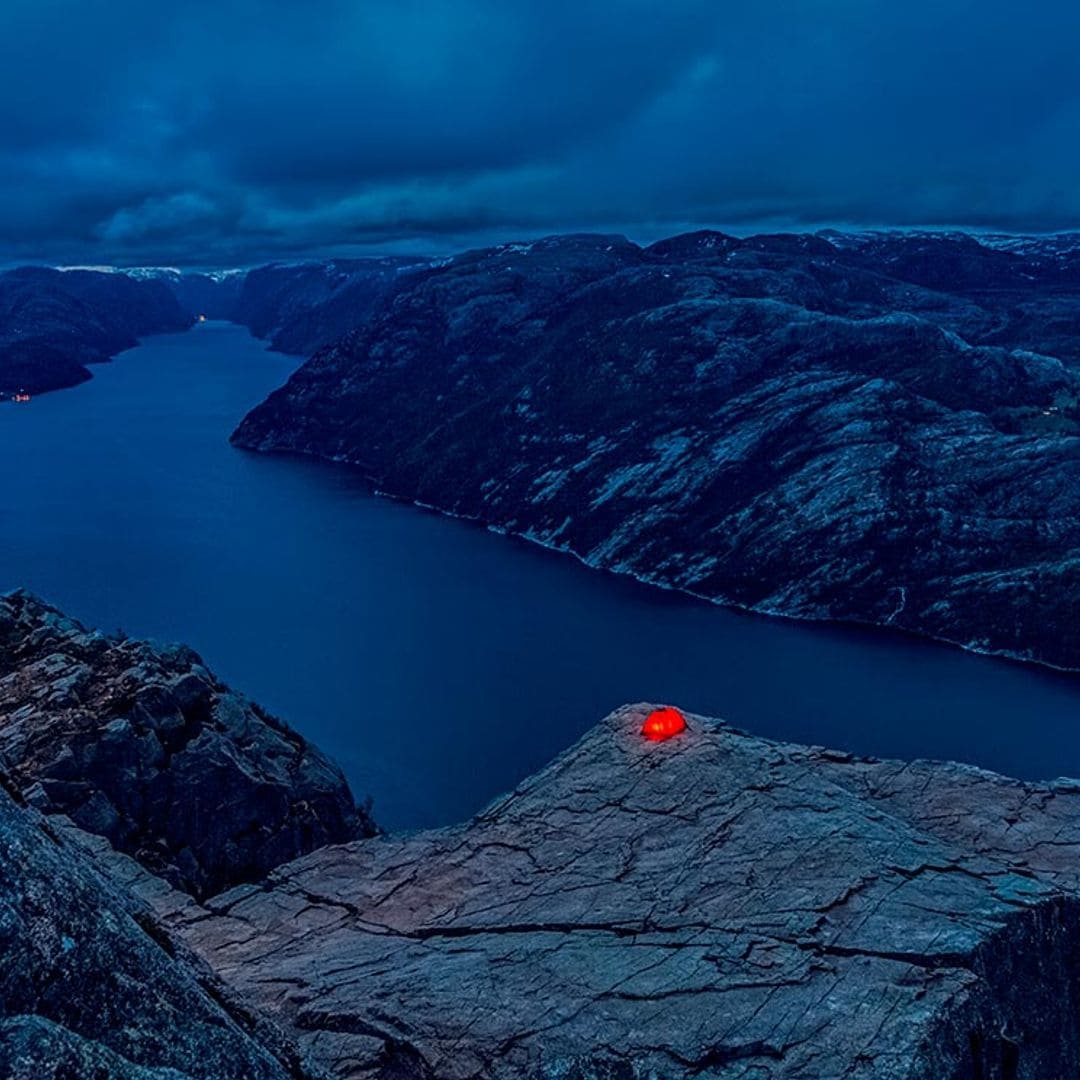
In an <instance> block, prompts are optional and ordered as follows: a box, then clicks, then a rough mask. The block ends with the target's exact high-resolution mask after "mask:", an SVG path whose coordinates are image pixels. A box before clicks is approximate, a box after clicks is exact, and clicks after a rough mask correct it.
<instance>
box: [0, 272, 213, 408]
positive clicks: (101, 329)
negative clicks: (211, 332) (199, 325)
mask: <svg viewBox="0 0 1080 1080" xmlns="http://www.w3.org/2000/svg"><path fill="white" fill-rule="evenodd" d="M191 322H192V320H191V317H190V316H189V315H188V314H187V313H186V312H185V311H184V310H183V309H182V308H181V306H180V304H179V303H178V302H177V300H176V298H175V296H174V295H173V294H172V292H170V290H169V289H168V288H167V287H166V286H165V285H164V284H163V283H162V282H160V281H152V280H136V279H134V278H131V277H129V276H128V275H126V274H120V273H101V272H97V271H92V270H64V271H61V270H53V269H48V268H45V267H24V268H22V269H19V270H10V271H8V272H6V273H0V400H6V399H7V398H9V397H11V396H12V395H14V394H16V393H18V392H20V391H25V392H26V393H29V394H37V393H42V392H44V391H46V390H57V389H60V388H61V387H65V386H74V385H75V384H77V383H80V382H84V381H85V380H86V379H89V378H90V372H89V370H88V368H87V365H88V364H99V363H103V362H104V361H106V360H108V359H109V358H110V357H112V356H114V355H116V353H118V352H120V351H121V350H123V349H128V348H130V347H131V346H133V345H135V344H136V343H137V339H138V338H139V337H142V336H143V335H145V334H153V333H159V332H162V331H167V330H183V329H185V328H186V327H188V326H190V325H191Z"/></svg>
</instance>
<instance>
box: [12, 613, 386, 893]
mask: <svg viewBox="0 0 1080 1080" xmlns="http://www.w3.org/2000/svg"><path fill="white" fill-rule="evenodd" d="M0 762H3V763H4V764H5V765H6V768H7V769H8V771H9V774H10V778H11V781H12V782H13V783H14V784H15V785H16V786H17V787H18V789H19V791H20V792H21V794H22V796H23V797H24V798H25V799H27V800H28V801H29V802H31V803H32V804H33V805H34V806H35V807H37V808H38V809H40V810H42V811H44V812H46V813H48V814H64V815H67V816H68V817H70V818H71V820H72V821H74V822H75V823H76V824H77V825H78V826H80V827H81V828H83V829H85V830H87V831H89V832H92V833H96V834H99V835H101V836H104V837H106V838H107V839H108V840H109V841H110V842H111V843H112V844H113V845H114V846H115V847H116V848H118V849H119V850H121V851H124V852H127V853H130V854H131V855H133V856H134V857H135V858H136V859H138V860H139V861H140V862H141V863H142V864H143V865H144V866H146V867H147V868H149V869H150V870H151V871H152V872H154V873H155V874H159V875H161V876H162V877H164V878H165V879H167V880H168V881H169V882H171V883H172V884H173V885H175V886H177V887H179V888H182V889H185V890H186V891H188V892H190V893H192V894H194V895H196V896H205V895H209V894H211V893H214V892H218V891H220V890H221V889H223V888H226V887H228V886H229V885H232V884H235V883H237V882H242V881H255V880H258V879H260V878H261V877H263V876H264V875H265V874H266V873H267V871H269V870H270V869H272V868H273V867H275V866H277V865H279V864H280V863H283V862H286V861H288V860H289V859H293V858H295V857H296V856H298V855H301V854H303V853H305V852H308V851H311V850H312V849H313V848H316V847H320V846H321V845H324V844H328V843H334V842H337V841H342V840H349V839H352V838H354V837H357V836H365V835H371V834H372V833H373V832H374V831H375V827H374V824H373V823H372V820H371V818H370V816H369V814H368V813H367V811H366V810H362V809H361V810H358V809H357V808H356V806H355V804H354V802H353V798H352V795H351V793H350V791H349V788H348V785H347V783H346V782H345V778H344V777H343V775H342V773H341V771H340V769H338V767H337V766H336V765H334V764H333V763H332V762H331V761H329V760H328V759H327V758H326V757H325V756H324V755H323V754H322V753H321V752H320V751H319V750H318V749H317V748H315V747H314V746H312V745H311V744H310V743H308V742H307V741H306V740H305V739H303V738H302V737H301V736H300V735H298V734H297V733H296V732H295V731H293V730H292V729H291V728H289V727H288V726H287V725H286V724H284V723H282V722H281V721H280V720H277V719H275V718H274V717H272V716H270V715H269V714H268V713H266V712H265V711H264V710H263V709H261V708H260V707H259V706H258V705H255V704H254V703H252V702H250V701H248V700H247V699H246V698H244V697H242V696H241V695H239V694H236V693H234V692H233V691H231V690H230V689H229V688H228V687H227V686H224V685H223V684H222V683H221V682H219V681H218V680H217V679H216V678H215V677H214V676H213V674H212V673H211V672H209V671H208V670H207V669H206V667H205V666H204V665H203V663H202V661H201V660H200V658H199V657H198V656H197V655H196V654H195V653H194V652H192V651H191V650H190V649H187V648H184V647H181V646H175V647H162V646H155V645H151V644H150V643H148V642H144V641H135V640H131V639H116V638H108V637H105V636H103V635H101V634H99V633H96V632H92V631H88V630H86V629H85V628H84V627H82V626H81V625H80V624H78V623H76V622H75V621H73V620H71V619H69V618H67V617H65V616H64V615H62V614H61V613H60V612H58V611H57V610H55V609H54V608H52V607H49V606H48V605H47V604H44V603H42V602H41V601H40V600H38V599H36V598H34V597H33V596H30V595H28V594H26V593H22V592H16V593H10V594H8V595H6V596H0Z"/></svg>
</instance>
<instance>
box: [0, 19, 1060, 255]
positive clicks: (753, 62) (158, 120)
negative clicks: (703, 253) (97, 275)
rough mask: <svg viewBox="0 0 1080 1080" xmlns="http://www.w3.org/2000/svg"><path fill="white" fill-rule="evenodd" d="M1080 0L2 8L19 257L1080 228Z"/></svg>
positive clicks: (8, 166)
mask: <svg viewBox="0 0 1080 1080" xmlns="http://www.w3.org/2000/svg"><path fill="white" fill-rule="evenodd" d="M1078 47H1080V9H1078V8H1077V6H1076V5H1074V4H1071V3H1064V2H1061V0H1054V2H1047V0H1042V2H1036V3H1034V4H1027V5H1018V4H1016V3H1015V2H1014V0H983V2H981V3H976V2H975V0H908V2H907V3H906V4H897V3H895V2H894V0H888V2H886V0H753V2H752V3H750V2H742V0H737V2H736V0H665V2H664V3H663V4H659V3H656V2H655V0H574V2H566V0H545V2H540V0H313V2H312V3H309V4H306V5H300V4H296V3H293V2H288V3H286V2H284V0H219V2H218V3H209V2H207V0H189V2H188V3H186V4H184V5H165V4H147V3H146V2H145V0H138V2H136V0H108V2H106V0H98V2H91V0H80V2H74V0H33V2H32V3H31V2H28V0H6V2H5V4H4V5H3V7H2V10H0V130H2V131H3V137H2V138H0V235H2V236H3V237H4V238H6V241H7V247H8V250H7V251H6V252H3V253H0V257H5V258H7V259H9V260H10V259H41V260H50V261H53V260H55V261H71V260H76V261H93V262H102V261H118V262H145V261H166V260H167V261H173V262H185V263H195V264H205V263H215V262H249V261H255V260H259V259H263V258H268V257H275V256H277V255H280V254H295V253H299V252H313V251H317V250H336V251H341V250H350V249H353V248H356V249H362V248H364V247H367V246H374V247H379V248H386V247H398V246H408V247H410V248H411V249H414V250H415V249H418V248H419V249H423V248H425V247H428V248H431V249H439V250H443V249H446V248H450V247H455V246H459V245H462V244H468V243H477V242H486V241H488V240H493V239H496V238H500V237H504V236H508V235H519V234H520V235H524V234H531V233H536V232H548V231H556V230H560V229H570V228H574V229H577V228H590V227H595V228H603V229H611V228H621V229H624V230H627V231H629V232H630V233H631V235H634V236H637V237H641V238H646V239H647V238H651V237H653V236H656V235H660V234H663V233H666V232H670V231H672V230H674V229H677V228H682V227H690V226H696V225H701V224H712V225H719V226H725V225H726V226H728V227H738V226H740V225H741V226H744V227H746V228H750V227H753V226H755V225H775V224H781V225H782V224H792V225H814V224H832V223H841V224H844V223H848V224H874V225H877V224H890V223H892V224H900V225H916V224H958V225H965V226H971V227H991V228H1008V229H1015V230H1025V229H1027V230H1042V229H1056V228H1071V227H1077V226H1078V225H1080V139H1078V135H1080V76H1078V75H1077V65H1076V63H1075V56H1076V55H1077V49H1078Z"/></svg>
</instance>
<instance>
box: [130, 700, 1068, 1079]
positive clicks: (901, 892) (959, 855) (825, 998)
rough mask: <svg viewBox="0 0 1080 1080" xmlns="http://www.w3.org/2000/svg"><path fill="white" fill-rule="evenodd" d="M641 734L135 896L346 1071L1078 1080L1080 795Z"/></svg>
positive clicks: (799, 751)
mask: <svg viewBox="0 0 1080 1080" xmlns="http://www.w3.org/2000/svg"><path fill="white" fill-rule="evenodd" d="M647 711H648V709H647V707H645V706H628V707H626V708H624V709H621V710H619V711H617V712H615V713H613V714H612V715H611V716H609V717H608V718H607V719H605V720H604V721H603V722H602V723H600V724H599V725H598V726H597V727H596V728H595V729H593V730H592V731H591V732H590V733H589V734H588V735H586V736H585V737H584V738H583V739H582V740H581V741H580V742H579V743H578V744H577V745H575V746H574V747H572V748H571V749H570V750H568V751H567V752H566V753H565V754H563V755H562V756H561V757H560V758H558V759H557V760H555V761H554V762H553V763H552V764H551V765H549V766H548V767H547V768H545V769H544V770H542V771H541V772H539V773H538V774H536V775H535V776H534V777H532V778H531V779H529V780H527V781H526V782H524V783H523V784H522V785H521V786H520V787H519V788H518V789H517V790H515V791H514V792H512V793H511V794H509V795H507V796H505V797H504V798H502V799H500V800H498V801H497V802H495V803H493V804H492V805H491V806H490V807H488V808H487V809H486V810H485V811H484V812H483V813H481V814H480V815H479V816H478V817H477V818H476V819H474V820H473V821H472V822H470V823H468V824H466V825H463V826H460V827H454V828H448V829H440V830H435V831H429V832H423V833H418V834H415V835H411V836H404V837H380V838H375V839H368V840H364V841H358V842H352V843H348V844H344V845H336V846H330V847H326V848H323V849H321V850H319V851H315V852H312V853H311V854H309V855H307V856H305V857H303V858H301V859H299V860H296V861H295V862H292V863H290V864H288V865H286V866H283V867H281V868H279V869H278V870H277V871H275V872H274V873H273V874H272V875H271V876H270V878H269V879H268V881H267V882H266V883H265V884H263V885H259V886H255V885H252V886H240V887H237V888H235V889H233V890H231V891H229V892H227V893H225V894H223V895H220V896H218V897H215V898H213V899H212V900H210V901H207V902H206V903H205V904H204V905H203V906H201V907H200V906H198V905H196V904H193V903H191V902H190V901H186V900H185V901H183V902H177V900H176V897H175V895H170V894H167V893H163V892H162V891H161V890H160V889H158V890H157V891H156V893H155V891H154V889H153V888H149V887H147V886H145V885H144V886H140V885H139V883H138V882H133V885H134V887H135V888H136V890H140V889H144V890H147V892H148V898H149V899H150V900H151V902H152V903H153V904H154V905H155V906H156V908H157V910H158V912H159V914H160V915H161V917H162V919H163V921H164V923H165V924H166V925H168V926H170V927H171V928H172V930H173V931H174V932H175V933H178V934H179V935H180V936H181V937H182V938H183V939H184V940H186V942H187V943H188V944H189V945H190V946H191V947H193V948H194V950H195V951H196V952H198V953H199V954H200V955H201V956H203V957H204V958H205V959H206V960H207V961H208V962H209V964H210V965H211V966H212V967H213V968H214V969H215V970H216V971H217V973H218V974H219V975H220V976H221V977H222V979H223V980H224V981H225V982H227V983H228V984H230V985H231V986H232V987H233V988H234V989H235V990H236V991H237V992H238V993H240V994H241V995H243V996H244V997H246V998H247V999H248V1000H250V1001H251V1002H252V1003H253V1004H254V1005H256V1006H258V1007H260V1008H261V1009H263V1010H265V1011H266V1013H268V1014H269V1015H270V1016H271V1017H272V1018H274V1019H275V1020H277V1021H279V1022H280V1023H281V1024H283V1025H284V1026H285V1027H286V1028H287V1029H288V1030H289V1031H290V1032H291V1033H292V1034H293V1035H294V1036H295V1037H296V1038H297V1040H298V1042H299V1043H300V1045H302V1046H303V1047H304V1048H305V1050H306V1051H308V1052H309V1053H310V1054H311V1055H312V1056H313V1057H314V1058H316V1059H317V1060H318V1061H319V1062H321V1063H322V1065H323V1066H325V1067H326V1068H328V1069H329V1071H331V1072H332V1073H333V1074H334V1075H335V1076H337V1077H341V1078H346V1077H348V1078H369V1077H370V1078H376V1077H378V1078H383V1080H389V1078H404V1077H421V1078H434V1077H438V1078H445V1080H465V1078H481V1077H485V1078H486V1077H491V1078H496V1080H498V1078H504V1077H505V1078H510V1077H515V1078H516V1077H527V1078H541V1077H542V1078H549V1080H555V1078H559V1080H645V1078H679V1080H682V1078H689V1077H700V1078H724V1080H733V1078H739V1080H750V1078H755V1080H763V1078H768V1077H799V1078H805V1080H823V1078H830V1077H866V1078H870V1077H873V1078H905V1080H931V1078H933V1080H943V1078H945V1080H948V1078H955V1080H960V1078H975V1077H979V1078H982V1080H990V1078H993V1080H1020V1078H1024V1080H1036V1078H1043V1080H1045V1078H1048V1077H1065V1076H1073V1075H1077V1073H1078V1072H1080V1008H1078V1007H1077V1005H1078V1001H1080V900H1078V899H1077V896H1076V890H1077V884H1078V877H1080V860H1078V855H1080V847H1078V845H1080V787H1078V786H1077V785H1075V784H1072V783H1069V782H1064V781H1063V782H1059V783H1056V784H1046V785H1034V784H1025V783H1019V782H1016V781H1012V780H1009V779H1006V778H1003V777H1000V776H996V775H994V774H990V773H987V772H983V771H980V770H977V769H974V768H970V767H966V766H961V765H952V764H937V763H922V762H916V763H911V764H903V763H898V762H880V761H872V760H865V759H858V758H853V757H850V756H846V755H838V754H835V753H831V752H829V751H825V750H821V749H819V748H808V747H801V746H794V745H784V744H778V743H772V742H768V741H765V740H761V739H757V738H753V737H751V736H748V735H746V734H743V733H740V732H738V731H736V730H734V729H731V728H729V727H727V726H725V725H724V724H722V723H720V722H718V721H713V720H707V719H704V718H700V717H693V716H690V717H688V724H689V729H688V730H687V731H686V732H684V733H682V734H680V735H677V736H675V737H674V738H671V739H670V740H668V741H666V742H660V743H653V742H649V741H647V740H645V739H644V738H642V736H641V734H640V728H641V725H642V721H643V719H644V717H645V716H646V715H647Z"/></svg>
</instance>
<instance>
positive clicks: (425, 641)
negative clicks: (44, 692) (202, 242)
mask: <svg viewBox="0 0 1080 1080" xmlns="http://www.w3.org/2000/svg"><path fill="white" fill-rule="evenodd" d="M297 363H298V361H297V360H296V359H294V358H289V357H284V356H281V355H280V354H276V353H272V352H267V351H266V349H265V346H264V344H263V343H262V342H259V341H257V340H256V339H254V338H252V337H251V336H250V335H249V334H248V333H247V331H246V330H245V329H244V328H242V327H237V326H233V325H230V324H226V323H215V322H209V323H205V324H201V325H199V326H197V327H195V328H194V329H192V330H191V331H188V332H186V333H182V334H167V335H159V336H156V337H151V338H148V339H147V340H146V341H145V342H144V343H143V344H142V345H140V346H138V347H137V348H135V349H133V350H130V351H129V352H126V353H122V354H121V355H120V356H118V357H117V358H116V359H115V360H114V361H113V362H112V363H111V364H109V365H105V366H101V367H98V368H96V369H95V373H94V378H93V379H92V380H91V381H90V382H88V383H85V384H84V385H82V386H80V387H77V388H75V389H74V390H70V391H65V392H63V393H57V394H50V395H45V396H42V397H38V398H35V399H34V401H33V402H31V403H30V405H29V406H26V407H22V406H20V407H18V408H6V409H4V410H3V411H2V412H0V483H2V485H3V490H4V491H5V492H6V493H7V497H6V498H5V499H4V501H3V503H2V504H0V567H3V570H4V576H5V581H6V584H7V585H9V586H10V585H14V584H16V583H18V584H20V585H23V586H25V587H26V588H28V589H30V590H32V591H34V592H36V593H38V594H40V595H41V596H43V597H45V598H47V599H48V600H50V601H52V602H54V603H56V604H57V605H58V606H60V607H62V608H63V609H64V610H65V611H66V612H68V613H69V614H71V615H74V616H75V617H77V618H79V619H81V620H83V621H85V622H87V623H89V624H91V625H94V626H99V627H101V628H103V629H106V630H112V629H115V628H118V627H119V628H122V629H123V630H124V631H126V632H128V633H130V634H133V635H135V636H138V637H152V638H155V639H160V640H164V641H172V640H183V641H185V642H186V643H187V644H189V645H192V646H193V647H195V648H196V649H198V651H199V652H200V653H201V654H202V655H203V656H204V658H205V659H206V661H207V662H208V663H209V664H210V665H211V666H212V667H213V668H214V669H215V670H216V671H217V672H218V673H219V674H220V675H221V676H223V677H224V678H226V679H227V680H228V681H229V682H231V683H232V684H233V685H234V686H237V687H240V688H242V689H243V690H244V691H245V692H247V693H248V694H250V695H251V696H252V697H253V698H254V699H255V700H256V701H258V702H260V703H261V704H263V705H265V706H266V707H268V708H270V709H271V710H272V711H273V712H276V713H278V714H279V715H281V716H282V717H283V718H284V719H286V720H288V721H289V722H290V723H291V724H293V726H295V727H296V728H297V729H298V730H299V731H300V732H301V733H302V734H303V735H305V736H307V737H308V738H309V739H311V740H313V741H314V742H316V743H317V744H318V745H320V746H321V747H322V748H323V749H325V750H326V751H327V752H328V753H329V754H330V755H331V756H332V757H333V758H335V759H336V760H337V761H339V762H340V763H341V764H342V765H343V767H344V768H345V771H346V774H347V775H348V777H349V780H350V781H351V784H352V787H353V789H354V791H356V792H358V793H364V794H368V793H370V794H372V795H373V797H374V802H375V812H376V816H377V818H378V820H379V821H380V822H381V823H382V824H383V825H384V826H389V827H404V828H413V827H417V826H427V825H439V824H447V823H450V822H455V821H459V820H461V819H463V818H465V817H467V816H468V815H470V814H472V813H474V812H475V811H477V810H478V809H480V807H481V806H482V805H483V804H484V803H485V802H486V801H487V800H488V799H490V798H492V797H494V796H495V795H497V794H499V793H500V792H502V791H505V790H506V789H507V788H509V787H512V786H513V785H514V784H515V783H516V782H517V781H518V780H520V779H521V778H522V777H524V776H526V775H527V774H529V773H530V772H532V771H533V770H534V769H536V768H537V767H539V766H540V765H542V764H543V763H544V762H546V761H547V760H549V759H550V758H551V757H553V756H554V755H555V754H557V753H559V752H560V751H562V750H563V749H564V748H565V747H566V746H568V745H569V744H570V743H572V742H573V741H574V740H575V739H576V738H578V736H579V735H581V734H582V732H584V731H585V730H586V729H587V728H589V727H590V726H591V725H592V724H593V723H594V722H595V720H596V717H598V716H600V715H602V714H603V713H604V712H606V711H607V710H609V709H611V708H613V707H614V706H616V705H617V704H619V703H620V702H621V701H623V700H630V699H648V700H661V701H673V702H678V703H679V704H681V705H683V706H685V707H687V708H691V709H695V710H697V711H700V712H703V713H711V714H714V715H722V716H723V717H724V718H725V719H727V720H728V721H729V722H731V723H734V724H736V725H740V726H744V727H747V728H750V729H752V730H753V731H754V733H755V734H758V735H765V736H773V737H778V738H784V739H791V740H795V741H800V742H809V743H817V744H821V745H827V746H832V747H837V748H840V749H847V750H851V751H854V752H857V753H869V754H876V755H884V756H890V757H903V758H913V757H929V758H943V759H949V758H963V759H966V760H970V761H973V762H975V763H977V764H980V765H982V766H984V767H988V768H994V769H997V770H1001V771H1006V772H1009V773H1010V774H1012V775H1019V776H1024V777H1030V778H1033V779H1047V778H1051V777H1054V776H1057V775H1061V774H1070V773H1071V774H1078V773H1080V726H1078V725H1077V724H1076V722H1075V720H1076V716H1077V715H1078V714H1080V679H1078V678H1076V677H1073V676H1069V675H1065V674H1060V673H1055V672H1052V671H1048V670H1044V669H1039V668H1036V667H1032V666H1022V665H1018V664H1011V663H1007V662H1004V661H999V660H992V659H987V658H984V657H979V656H975V655H972V654H969V653H964V652H962V651H960V650H958V649H955V648H950V647H946V646H940V645H934V644H930V643H926V642H922V641H918V640H914V639H910V638H907V637H904V636H901V635H899V634H890V633H886V632H877V631H871V630H861V629H855V628H839V627H830V626H827V625H824V624H812V623H796V622H785V621H778V620H771V619H767V618H763V617H757V616H748V615H741V614H739V613H736V612H732V611H729V610H725V609H722V608H718V607H714V606H712V605H709V604H707V603H704V602H702V601H696V600H693V599H691V598H689V597H683V596H679V595H678V594H675V593H668V592H662V591H659V590H656V589H653V588H650V587H647V586H644V585H639V584H637V583H636V582H633V581H632V580H630V579H628V578H624V577H618V576H614V575H611V574H602V573H597V572H596V571H594V570H590V569H587V568H585V567H583V566H581V565H580V564H578V563H577V562H576V561H575V560H573V559H571V558H569V557H567V556H565V555H559V554H555V553H550V552H547V551H544V550H541V549H539V548H536V547H534V546H533V545H530V544H527V543H525V542H522V541H517V540H513V539H508V538H506V537H502V536H498V535H494V534H492V533H489V532H487V531H485V530H484V529H482V528H480V527H478V526H476V525H473V524H471V523H467V522H461V521H455V520H453V519H449V518H445V517H441V516H438V515H435V514H432V513H426V512H423V511H420V510H418V509H416V508H414V507H411V506H407V505H404V504H402V503H398V502H394V501H391V500H388V499H385V498H378V497H375V496H374V495H373V494H372V493H371V491H370V489H369V487H368V485H367V484H366V483H365V481H364V480H363V478H362V477H360V476H359V475H358V474H357V473H355V472H354V471H352V470H350V469H348V468H346V467H340V466H335V465H332V464H326V463H320V462H314V461H309V460H305V459H303V458H291V457H287V456H278V455H260V454H252V453H249V452H246V451H242V450H238V449H236V448H234V447H231V446H229V444H228V441H227V440H228V435H229V433H230V431H231V430H232V428H233V427H234V426H235V424H236V422H237V418H238V417H240V416H242V415H243V413H244V412H245V411H246V410H247V409H248V408H250V407H252V406H253V405H255V404H257V403H258V401H260V400H261V399H262V398H263V397H265V396H266V394H267V393H268V392H269V391H270V390H272V389H273V388H274V387H275V386H277V385H279V384H280V383H281V382H283V381H284V380H285V378H286V377H287V376H288V374H289V372H290V371H292V370H293V369H294V368H295V366H296V364H297Z"/></svg>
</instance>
